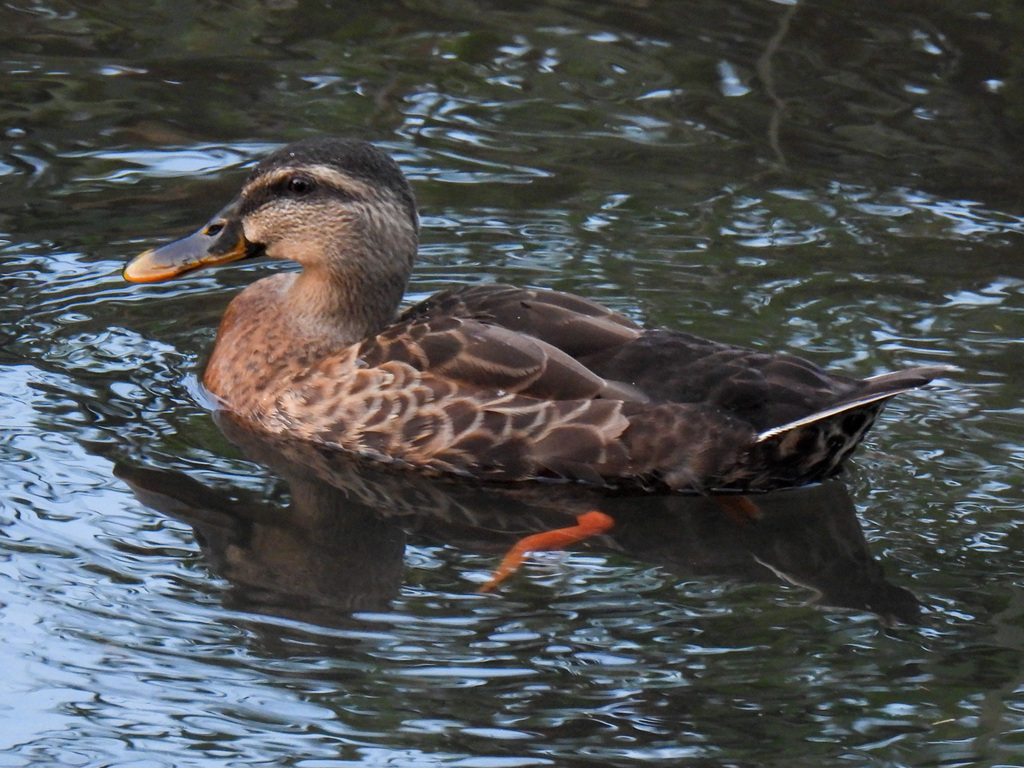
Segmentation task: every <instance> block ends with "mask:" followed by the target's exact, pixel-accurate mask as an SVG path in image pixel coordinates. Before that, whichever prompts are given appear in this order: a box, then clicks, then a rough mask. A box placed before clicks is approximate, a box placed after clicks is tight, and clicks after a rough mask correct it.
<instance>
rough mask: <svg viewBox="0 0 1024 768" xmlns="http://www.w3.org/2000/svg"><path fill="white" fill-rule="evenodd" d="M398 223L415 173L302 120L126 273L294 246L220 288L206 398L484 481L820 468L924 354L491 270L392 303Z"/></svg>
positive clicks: (852, 439) (334, 444)
mask: <svg viewBox="0 0 1024 768" xmlns="http://www.w3.org/2000/svg"><path fill="white" fill-rule="evenodd" d="M416 235H417V220H416V210H415V203H414V201H413V196H412V192H411V190H410V189H409V187H408V185H407V183H406V182H405V179H404V177H403V176H402V174H401V172H400V171H399V170H398V168H397V166H396V165H395V164H394V163H393V161H391V159H390V158H389V157H387V155H386V154H384V153H383V152H381V151H380V150H378V149H376V148H374V147H372V146H371V145H368V144H364V143H360V142H350V141H345V140H312V141H306V142H300V143H299V144H296V145H290V146H289V147H285V148H284V149H282V150H279V151H278V152H276V153H274V154H273V155H271V156H270V157H269V158H267V159H266V160H264V161H263V162H261V163H260V164H259V165H257V166H256V168H255V169H254V171H253V173H252V175H251V176H250V178H249V180H248V181H247V182H246V184H245V186H244V188H243V190H242V193H241V195H240V197H239V198H238V199H237V200H236V201H234V202H233V203H231V204H230V205H229V206H228V207H226V208H225V209H224V210H223V211H222V212H221V213H220V214H218V216H217V217H215V218H214V219H213V220H212V221H211V222H210V223H209V224H208V225H207V226H206V227H204V228H203V229H202V230H200V231H199V232H197V233H196V234H195V235H192V236H191V237H190V238H188V239H186V240H183V241H179V242H178V243H174V244H171V245H170V246H165V247H164V248H162V249H157V250H156V251H151V252H147V253H146V254H143V255H142V256H140V257H139V258H138V259H137V260H136V262H133V264H132V265H130V266H129V267H128V268H127V269H126V273H125V274H126V277H128V278H129V279H134V280H138V281H151V280H158V279H165V278H166V277H171V276H173V275H174V274H179V273H180V272H183V271H186V270H189V269H194V268H198V267H201V266H206V265H208V264H211V263H220V262H222V261H229V260H233V259H236V258H244V257H246V256H252V255H261V254H266V255H268V256H270V257H273V258H284V259H290V260H293V261H297V262H299V263H300V264H301V265H302V266H303V270H302V272H300V273H291V274H279V275H275V276H273V277H269V278H264V279H262V280H260V281H258V282H256V283H255V284H253V285H251V286H249V287H248V288H247V289H245V290H244V291H243V292H242V293H241V294H240V295H239V296H238V297H236V298H235V300H234V301H233V302H232V303H231V305H230V306H229V308H228V311H227V313H226V314H225V316H224V319H223V321H222V323H221V327H220V330H219V332H218V337H217V343H216V346H215V348H214V351H213V354H212V356H211V359H210V363H209V365H208V367H207V370H206V373H205V376H204V383H205V385H206V386H207V388H208V389H209V390H210V391H211V392H212V393H213V394H214V395H216V397H217V398H218V399H219V401H220V403H221V406H222V407H223V408H225V409H226V410H229V411H231V412H232V413H233V414H234V415H235V416H236V418H238V419H241V420H242V421H243V422H245V423H248V424H250V425H252V426H254V427H257V428H259V429H262V430H265V431H268V432H271V433H274V434H280V435H287V436H291V437H297V438H300V439H303V440H306V441H310V442H312V443H315V444H319V445H322V446H324V447H325V448H331V449H339V450H343V451H346V452H350V453H354V454H359V455H362V456H366V457H370V458H373V459H376V460H382V461H388V462H392V463H398V464H402V465H408V466H410V467H416V468H419V469H421V470H423V471H428V472H437V473H453V474H457V475H466V476H472V477H478V478H484V479H491V480H499V481H520V480H529V479H537V478H552V479H569V480H576V481H585V482H588V483H594V484H600V485H610V486H629V487H643V488H648V489H654V490H656V489H672V490H695V491H709V490H716V489H740V490H767V489H771V488H777V487H784V486H793V485H800V484H804V483H808V482H814V481H818V480H822V479H824V478H826V477H828V476H830V475H833V474H835V473H836V472H837V471H838V470H839V469H840V468H841V466H842V464H843V462H844V461H845V459H846V458H847V457H848V456H849V454H850V453H851V452H852V451H853V449H854V448H855V447H856V445H857V444H858V443H859V442H860V440H861V439H862V438H863V436H864V434H865V433H866V432H867V430H868V429H869V428H870V426H871V425H872V423H873V422H874V420H875V418H876V416H877V415H878V413H879V412H880V411H881V409H882V407H883V406H884V404H885V402H886V401H887V400H888V399H889V398H890V397H892V396H894V395H897V394H899V393H901V392H904V391H906V390H908V389H911V388H914V387H918V386H921V385H923V384H925V383H927V382H928V381H929V380H930V379H931V378H932V377H933V376H935V375H936V374H938V373H939V372H940V370H941V369H939V368H919V369H912V370H907V371H901V372H897V373H892V374H886V375H883V376H880V377H874V378H871V379H867V380H863V381H860V380H855V379H851V378H848V377H844V376H838V375H834V374H830V373H828V372H826V371H824V370H823V369H821V368H820V367H818V366H817V365H815V364H813V363H810V362H808V361H806V360H802V359H800V358H797V357H794V356H791V355H771V354H767V353H763V352H757V351H753V350H749V349H743V348H739V347H734V346H730V345H725V344H720V343H717V342H712V341H708V340H706V339H701V338H699V337H696V336H693V335H690V334H686V333H681V332H675V331H667V330H647V329H644V328H642V327H641V326H639V325H638V324H636V323H634V322H632V321H631V320H629V319H627V318H625V317H622V316H621V315H618V314H616V313H614V312H611V311H610V310H608V309H606V308H604V307H601V306H600V305H598V304H595V303H593V302H591V301H588V300H586V299H582V298H579V297H576V296H570V295H567V294H563V293H558V292H554V291H543V290H529V289H522V288H515V287H511V286H502V285H481V286H469V287H465V288H461V289H454V290H451V291H446V292H444V293H441V294H438V295H437V296H434V297H432V298H430V299H428V300H427V301H425V302H422V303H420V304H417V305H415V306H413V307H411V308H409V309H407V310H406V311H405V312H404V313H402V314H401V315H397V307H398V304H399V301H400V299H401V295H402V292H403V290H404V288H405V286H406V284H407V281H408V278H409V274H410V272H411V269H412V263H413V259H414V257H415V254H416ZM183 253H187V254H189V255H188V256H187V258H183V257H182V254H183Z"/></svg>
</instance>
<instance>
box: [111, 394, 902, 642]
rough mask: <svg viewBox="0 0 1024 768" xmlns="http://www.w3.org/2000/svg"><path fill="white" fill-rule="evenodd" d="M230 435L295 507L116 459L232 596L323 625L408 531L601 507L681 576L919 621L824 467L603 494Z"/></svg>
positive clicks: (646, 552) (510, 524)
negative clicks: (277, 480) (787, 485)
mask: <svg viewBox="0 0 1024 768" xmlns="http://www.w3.org/2000/svg"><path fill="white" fill-rule="evenodd" d="M218 420H219V421H220V424H221V427H222V429H223V430H224V431H225V433H226V434H227V436H228V437H229V438H230V439H231V440H232V441H233V442H235V443H236V444H238V445H239V446H240V447H241V448H242V450H243V452H244V453H245V454H246V455H247V457H248V458H250V459H252V460H254V461H258V462H260V463H261V464H264V465H266V466H269V467H270V468H271V469H272V470H273V471H274V472H275V473H276V474H278V475H279V476H280V477H281V478H283V479H284V480H285V481H286V482H287V484H288V486H289V490H290V496H291V502H290V504H289V505H288V507H287V509H282V508H280V507H279V506H277V505H275V504H273V503H272V502H269V501H267V500H266V498H265V497H262V496H260V497H258V498H257V497H256V495H255V494H253V495H252V496H251V497H250V498H246V493H245V491H243V490H241V489H233V491H232V492H231V493H228V492H225V491H223V490H215V489H211V488H208V487H206V486H204V485H202V484H201V483H199V482H197V481H195V480H193V479H191V478H189V477H187V476H185V475H182V474H181V473H178V472H173V471H168V470H155V469H146V468H140V467H137V466H133V465H129V464H126V463H122V464H120V465H118V467H117V468H116V470H115V472H116V474H117V475H118V476H119V477H120V478H122V479H123V480H124V481H125V482H127V483H128V484H129V485H130V486H131V488H132V489H133V491H134V492H135V493H136V495H137V496H138V497H139V499H140V500H141V501H142V502H143V503H145V504H147V505H148V506H150V507H152V508H154V509H156V510H158V511H160V512H162V513H164V514H167V515H170V516H172V517H174V518H177V519H180V520H182V521H184V522H186V523H188V524H189V525H190V526H192V528H193V529H194V531H195V535H196V538H197V540H198V541H199V543H200V546H201V547H202V549H203V552H204V554H205V556H206V557H207V559H208V561H209V562H210V565H211V567H212V568H213V570H215V571H217V572H218V573H219V574H220V575H221V576H223V577H224V578H225V579H227V580H228V581H229V582H230V583H231V585H232V587H233V589H232V596H233V598H234V599H235V600H236V601H237V607H239V608H242V609H244V610H249V611H253V612H258V613H265V614H270V615H276V616H282V617H287V618H293V619H298V620H302V621H307V622H310V623H314V624H320V625H324V626H331V625H337V624H338V623H339V622H344V621H346V620H347V619H348V617H349V616H350V615H351V613H353V612H359V611H379V610H386V609H387V608H388V606H389V604H390V601H391V600H393V599H394V598H395V597H396V596H397V595H398V593H399V590H400V588H401V586H402V583H403V576H404V573H405V569H406V566H405V562H404V559H403V553H404V548H405V544H406V542H407V541H408V540H409V539H410V538H412V539H413V540H416V541H421V542H427V543H443V544H447V545H451V546H454V547H457V548H460V549H464V550H467V551H472V552H477V553H484V554H494V555H495V556H496V557H497V556H499V555H500V554H501V553H503V552H505V551H506V550H507V549H508V547H509V545H510V544H511V543H513V542H515V541H517V540H520V539H521V538H522V537H523V536H528V535H530V534H532V533H536V532H542V531H550V530H551V529H552V528H558V527H561V526H565V525H566V524H567V523H570V522H571V520H572V519H573V517H574V516H575V515H578V514H581V513H584V512H586V511H587V510H590V509H593V508H594V506H595V500H599V501H600V507H601V509H602V510H604V511H605V512H606V513H607V514H609V515H610V516H612V517H613V518H614V521H615V525H614V527H613V528H611V529H610V530H609V531H608V532H607V533H605V534H602V535H599V536H595V537H591V538H589V539H587V540H586V541H584V542H583V543H582V544H581V545H580V546H581V547H583V548H585V549H586V550H588V551H594V552H600V553H616V554H620V555H624V556H627V557H630V558H635V559H637V560H640V561H643V562H646V563H651V564H656V565H658V566H660V567H662V568H664V569H665V570H666V571H668V572H670V573H673V574H676V575H679V576H683V577H693V576H725V577H729V578H734V579H741V580H746V581H751V582H765V581H767V582H771V581H782V582H788V583H791V584H795V585H799V586H801V587H805V588H807V589H808V590H810V592H811V596H810V599H811V600H813V601H816V602H818V603H819V604H821V605H823V606H829V607H835V608H844V609H851V610H855V611H869V612H873V613H875V614H877V615H878V616H879V617H880V618H881V619H882V620H883V621H885V622H886V623H891V622H895V621H901V622H905V623H916V622H917V621H918V619H919V615H920V604H919V602H918V601H917V599H916V598H915V597H914V595H913V594H912V593H911V592H909V591H908V590H906V589H903V588H901V587H899V586H896V585H894V584H892V583H891V582H889V581H888V580H887V579H886V578H885V576H884V574H883V572H882V568H881V565H880V564H879V563H878V562H877V561H876V560H875V559H874V558H873V557H872V556H871V554H870V553H869V551H868V545H867V541H866V540H865V538H864V535H863V532H862V530H861V528H860V525H859V523H858V520H857V516H856V514H855V509H854V506H853V503H852V500H851V499H850V496H849V493H848V492H847V489H846V486H845V485H844V484H843V483H842V482H840V481H838V480H830V481H827V482H824V483H821V484H817V485H810V486H805V487H802V488H797V489H791V490H785V491H777V492H773V493H764V494H758V495H757V496H756V497H755V498H756V506H753V505H746V504H742V503H741V504H738V505H734V504H726V505H725V506H723V505H722V504H721V499H723V498H726V499H728V498H736V499H741V498H744V497H739V496H737V497H722V496H717V497H715V496H713V497H708V496H700V495H682V494H674V495H653V496H652V495H640V494H622V495H609V494H608V493H601V494H600V496H599V492H598V491H592V492H588V491H586V490H583V489H581V488H580V486H569V485H557V484H544V485H538V484H527V485H519V486H507V487H502V486H494V485H490V484H478V485H473V484H470V483H467V482H465V481H457V480H445V479H443V478H431V477H425V476H422V475H419V474H417V473H412V472H404V471H401V470H387V469H382V468H381V467H380V465H378V464H374V463H368V462H365V461H360V460H355V459H352V458H349V457H346V456H345V455H344V454H341V453H338V452H325V451H318V450H317V449H316V448H314V447H312V446H310V445H309V444H308V443H304V442H302V441H289V440H272V439H269V438H268V437H267V436H266V435H265V434H256V433H253V432H251V431H249V430H247V429H245V428H244V427H242V426H240V425H239V424H238V423H237V422H234V421H232V420H231V418H230V417H229V416H227V415H225V414H220V415H219V416H218Z"/></svg>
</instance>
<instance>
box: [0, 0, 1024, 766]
mask: <svg viewBox="0 0 1024 768" xmlns="http://www.w3.org/2000/svg"><path fill="white" fill-rule="evenodd" d="M0 37H2V38H3V39H2V47H0V51H2V52H0V68H2V76H0V136H2V138H0V147H2V150H0V291H2V295H3V301H2V303H0V428H2V432H0V462H2V463H0V489H2V492H0V640H2V642H0V670H2V672H0V765H2V766H29V765H31V766H48V765H61V766H90V767H96V768H99V767H100V766H117V767H118V768H156V767H157V766H160V767H163V766H174V767H175V768H180V767H187V768H193V767H195V768H199V767H202V768H207V767H209V766H242V765H245V766H295V767H296V768H335V767H340V766H417V767H419V766H430V767H433V766H460V767H464V768H513V767H515V768H518V767H519V766H544V765H552V766H562V765H565V766H633V765H665V766H675V765H696V766H743V767H747V766H786V767H787V768H795V767H796V766H808V768H810V767H812V766H813V767H819V766H958V765H971V766H975V765H977V766H1011V765H1021V764H1024V563H1022V562H1021V558H1020V556H1019V554H1018V553H1019V552H1020V551H1021V549H1022V548H1024V525H1022V524H1021V519H1022V514H1021V505H1022V501H1024V490H1022V478H1024V420H1022V415H1024V408H1022V403H1021V395H1022V386H1021V376H1022V371H1024V362H1022V346H1021V342H1020V339H1021V337H1022V335H1024V315H1022V312H1024V267H1022V260H1021V251H1022V244H1024V194H1022V192H1021V179H1022V178H1024V150H1022V148H1021V142H1020V136H1021V135H1022V131H1024V43H1022V42H1021V41H1022V40H1024V12H1022V11H1021V10H1020V9H1019V7H1018V5H1017V4H1015V3H1012V2H1009V1H1007V0H1003V1H999V0H990V1H989V2H982V1H980V0H979V1H977V2H952V0H950V1H949V2H941V1H940V0H931V2H927V1H925V0H914V1H911V0H906V1H903V2H889V3H884V4H883V3H877V4H871V3H862V2H853V1H852V0H850V1H848V2H847V1H845V0H840V1H837V2H801V3H799V4H797V5H789V4H785V3H776V2H771V1H770V0H757V1H755V0H749V1H748V2H738V1H728V2H726V1H723V0H716V1H714V2H712V1H711V0H707V1H706V2H697V1H693V2H688V1H680V2H655V1H653V0H651V1H645V0H622V1H621V2H606V3H587V2H569V1H566V2H551V3H529V2H526V3H522V2H521V3H502V2H490V3H487V2H469V1H468V0H467V1H465V2H456V1H453V2H440V1H438V2H430V1H426V0H425V1H424V2H405V3H398V2H384V3H374V4H370V3H365V4H362V3H350V2H333V3H312V2H305V1H304V0H298V1H296V0H276V1H274V2H271V1H270V0H267V2H263V3H258V2H249V1H246V0H239V1H238V2H222V3H213V2H207V3H170V2H166V3H143V2H118V3H114V2H84V1H81V0H79V1H78V2H74V1H71V2H32V1H31V0H14V1H13V2H9V3H5V4H4V5H3V6H2V7H0ZM324 134H344V135H358V136H362V137H366V138H372V139H374V140H377V141H379V142H381V143H383V144H384V145H385V146H387V147H388V148H389V149H390V150H392V151H393V153H394V154H395V156H396V157H397V158H398V159H399V161H400V162H401V164H402V165H403V167H404V168H405V169H406V170H407V172H408V173H409V175H410V177H411V178H412V179H413V182H414V184H415V187H416V192H417V195H418V197H419V200H420V204H421V208H422V214H423V249H422V263H421V265H420V268H419V270H418V272H417V275H416V277H415V280H414V283H413V285H412V286H411V293H410V299H413V298H420V297H423V296H425V295H427V294H428V293H429V292H432V291H434V290H437V289H439V288H441V287H443V286H446V285H448V284H451V283H456V282H466V281H469V282H476V281H488V280H495V281H503V282H516V283H522V284H529V285H535V286H548V287H557V288H560V289H565V290H571V291H574V292H578V293H582V294H585V295H589V296H592V297H595V298H598V299H599V300H601V301H603V302H605V303H607V304H609V305H610V306H613V307H615V308H617V309H619V310H621V311H623V312H626V313H627V314H629V315H631V316H634V317H636V318H638V319H641V320H643V321H644V322H646V323H649V324H651V325H668V326H674V327H680V328H686V329H688V330H691V331H694V332H697V333H701V334H704V335H708V336H712V337H715V338H719V339H722V340H726V341H730V342H734V343H741V344H746V345H749V346H755V347H759V348H765V349H788V350H792V351H796V352H798V353H800V354H803V355H805V356H809V357H812V358H814V359H816V360H819V361H821V362H830V363H831V364H832V365H833V366H834V367H835V368H837V369H839V370H842V371H846V372H848V373H851V374H856V375H870V374H874V373H878V372H881V371H883V370H886V369H891V368H895V367H899V366H903V365H923V364H952V365H956V366H958V367H959V369H960V370H959V371H958V372H957V373H956V374H954V375H952V376H950V377H949V378H948V379H945V380H943V381H940V382H939V383H938V384H937V386H935V387H934V388H932V389H930V390H927V391H922V392H919V393H915V394H912V395H909V396H906V397H904V398H901V399H900V400H899V402H897V403H896V404H894V405H893V406H892V407H891V408H890V409H889V410H887V412H886V416H885V418H884V419H883V420H882V422H881V423H880V424H879V425H878V426H877V427H876V429H875V430H874V432H873V433H872V437H871V439H870V440H869V443H868V444H867V445H866V446H865V447H864V448H863V449H862V450H861V451H860V452H859V454H858V457H857V461H856V462H855V464H854V466H852V467H851V470H850V472H849V473H848V474H847V475H846V477H845V485H846V487H845V488H843V487H842V486H835V485H829V486H826V487H824V488H819V489H811V490H809V491H807V492H805V493H804V492H801V493H796V494H790V495H784V496H783V497H781V498H775V499H774V500H770V501H766V502H765V508H766V517H765V520H764V521H761V522H758V523H757V524H755V525H752V526H751V525H742V524H739V523H737V521H736V520H734V519H732V518H730V517H729V516H728V515H723V514H722V513H721V510H717V509H714V508H709V507H707V506H702V505H701V504H700V503H693V502H683V501H679V500H676V501H672V502H670V501H666V500H652V499H617V500H615V504H616V505H617V506H616V510H617V511H618V512H619V513H620V515H621V520H622V522H621V524H620V525H619V526H618V527H617V529H616V530H615V531H614V533H613V536H611V537H609V538H605V539H603V540H601V541H598V542H594V543H592V544H591V545H589V546H587V547H584V548H582V549H581V550H579V551H577V552H574V553H570V554H553V555H547V556H537V557H536V558H534V559H533V560H531V562H530V564H529V565H528V566H527V567H526V568H525V569H524V571H523V572H522V573H520V574H519V575H517V576H516V577H515V578H514V580H513V581H512V582H510V583H509V584H508V585H507V586H506V587H505V588H504V589H503V590H502V592H501V593H500V594H498V595H479V594H477V593H476V587H477V586H478V585H479V583H480V582H481V581H482V580H483V579H485V578H486V575H487V573H488V572H489V570H490V569H491V568H492V567H493V566H494V565H495V563H496V561H497V557H498V553H499V552H500V551H501V550H502V548H503V547H505V546H506V545H507V543H508V541H509V540H510V539H511V538H512V537H513V536H515V535H518V534H520V533H522V532H524V531H526V530H529V529H530V528H531V526H534V525H546V524H552V521H553V518H552V513H551V510H550V509H549V508H548V505H547V504H546V503H547V502H550V501H551V500H550V499H535V498H529V499H521V498H513V499H509V498H504V497H499V496H479V495H477V494H475V493H472V492H470V491H469V490H468V489H465V488H459V487H457V486H456V487H452V486H445V485H440V486H439V485H436V484H430V483H419V482H415V481H411V480H407V479H400V478H399V479H396V478H394V477H391V476H388V475H381V474H380V473H377V472H375V471H368V470H366V469H365V468H362V469H360V468H351V467H338V468H335V470H336V472H337V476H338V481H337V483H336V484H334V485H333V486H328V485H325V484H322V483H316V482H313V481H312V480H311V479H310V477H309V476H308V474H306V473H304V470H303V469H302V467H301V466H299V467H296V466H295V465H294V463H293V462H294V461H295V460H296V458H297V457H295V456H290V457H281V456H276V455H268V454H266V453H265V452H264V453H261V452H260V451H261V450H262V449H260V448H259V447H250V448H249V449H248V451H249V452H248V453H243V452H242V450H240V449H239V448H238V447H236V446H234V445H233V444H232V443H231V442H230V441H229V440H228V439H227V438H226V437H225V436H223V435H222V433H221V431H220V430H219V429H218V427H217V425H216V424H215V423H214V421H213V418H212V417H211V415H210V413H209V412H208V411H207V410H206V409H205V407H204V406H203V404H202V403H201V401H200V400H199V399H198V398H197V397H196V393H197V387H196V380H197V376H198V374H199V372H200V370H201V366H202V360H203V356H204V354H205V353H206V351H207V350H208V349H209V347H210V344H211V342H212V340H213V334H214V329H215V326H216V322H217V319H218V318H219V316H220V314H221V312H222V311H223V309H224V307H225V306H226V304H227V302H228V301H229V300H230V298H231V296H232V295H233V293H234V290H233V289H235V288H237V287H239V286H241V285H243V284H246V283H248V282H250V281H252V280H253V279H255V278H257V277H259V276H262V275H266V274H269V273H270V271H271V270H274V269H280V268H285V267H282V266H281V265H267V264H253V265H251V266H246V267H239V268H227V269H223V270H221V271H219V272H215V273H206V274H201V275H196V276H191V277H188V278H186V279H182V280H180V281H177V282H175V283H170V284H166V285H159V286H141V287H140V286H129V285H127V284H125V283H123V282H122V281H121V278H120V269H121V267H122V265H123V264H124V262H125V260H126V259H127V258H129V257H130V256H131V255H133V254H134V253H136V252H138V251H140V250H142V249H143V248H145V247H148V246H149V245H152V244H155V243H157V242H160V241H162V240H164V239H167V238H169V237H172V236H177V235H180V234H183V233H185V232H187V231H191V230H192V229H194V228H195V227H196V226H198V225H199V224H201V223H202V222H203V221H205V220H206V218H207V217H208V216H209V215H210V214H211V213H213V212H214V211H216V210H217V209H218V208H219V207H220V205H221V204H222V203H223V202H225V201H226V200H228V199H229V197H230V196H231V194H232V193H233V191H234V189H235V188H236V186H237V184H238V183H239V180H240V179H241V177H242V176H243V175H244V173H245V171H244V166H245V165H246V164H248V163H249V162H251V161H252V160H254V159H256V158H257V157H259V156H260V155H262V154H263V153H265V152H266V151H268V150H269V149H271V148H273V147H275V146H277V145H279V144H280V143H282V142H284V141H287V140H291V139H295V138H299V137H303V136H310V135H324ZM298 458H299V459H301V458H302V457H298ZM285 459H287V461H286V460H285ZM265 464H269V465H271V466H273V469H268V468H266V467H265V466H264V465H265ZM558 503H559V504H561V503H563V502H558ZM565 504H566V505H568V504H569V502H565ZM555 517H557V515H556V516H555ZM901 618H902V619H904V620H914V619H916V623H908V621H900V619H901Z"/></svg>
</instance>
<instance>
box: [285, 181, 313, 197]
mask: <svg viewBox="0 0 1024 768" xmlns="http://www.w3.org/2000/svg"><path fill="white" fill-rule="evenodd" d="M285 189H287V190H288V192H289V194H292V195H296V196H300V195H308V194H309V193H310V192H312V191H313V182H312V181H311V180H310V179H308V178H306V177H305V176H292V177H291V178H290V179H288V182H287V183H286V184H285Z"/></svg>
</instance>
